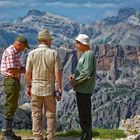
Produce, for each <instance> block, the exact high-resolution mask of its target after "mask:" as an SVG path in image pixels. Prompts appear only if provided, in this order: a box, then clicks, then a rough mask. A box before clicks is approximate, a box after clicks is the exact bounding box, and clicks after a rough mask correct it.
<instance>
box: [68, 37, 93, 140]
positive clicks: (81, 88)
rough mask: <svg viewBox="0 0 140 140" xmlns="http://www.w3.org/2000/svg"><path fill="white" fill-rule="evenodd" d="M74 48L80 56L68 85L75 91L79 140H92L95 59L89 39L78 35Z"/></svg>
mask: <svg viewBox="0 0 140 140" xmlns="http://www.w3.org/2000/svg"><path fill="white" fill-rule="evenodd" d="M76 48H77V50H78V51H81V52H82V53H83V54H82V55H81V57H80V59H79V61H78V65H77V67H76V71H75V74H74V75H70V77H69V79H70V83H71V84H72V85H73V89H74V91H76V100H77V106H78V114H79V120H80V126H81V129H82V134H81V139H80V140H92V117H91V96H92V93H93V92H94V87H95V73H96V59H95V55H94V53H93V51H92V50H91V49H90V43H89V37H88V36H87V35H86V34H79V35H78V37H77V38H76Z"/></svg>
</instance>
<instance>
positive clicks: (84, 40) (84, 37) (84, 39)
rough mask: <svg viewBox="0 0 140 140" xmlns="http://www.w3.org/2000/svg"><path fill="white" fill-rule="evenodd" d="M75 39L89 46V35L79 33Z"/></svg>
mask: <svg viewBox="0 0 140 140" xmlns="http://www.w3.org/2000/svg"><path fill="white" fill-rule="evenodd" d="M75 40H76V41H79V42H80V43H82V44H84V45H88V46H90V43H89V36H88V35H86V34H79V35H78V36H77V38H76V39H75Z"/></svg>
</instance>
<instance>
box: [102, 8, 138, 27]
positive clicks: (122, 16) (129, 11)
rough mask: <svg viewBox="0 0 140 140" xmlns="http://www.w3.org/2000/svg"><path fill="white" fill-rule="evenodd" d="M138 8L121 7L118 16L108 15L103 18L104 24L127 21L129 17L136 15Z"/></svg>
mask: <svg viewBox="0 0 140 140" xmlns="http://www.w3.org/2000/svg"><path fill="white" fill-rule="evenodd" d="M136 13H137V12H136V10H135V9H134V8H121V9H120V10H119V12H118V14H117V16H112V17H107V18H105V19H103V22H104V24H108V25H112V24H117V23H120V22H126V21H127V19H128V18H129V17H130V16H132V15H136Z"/></svg>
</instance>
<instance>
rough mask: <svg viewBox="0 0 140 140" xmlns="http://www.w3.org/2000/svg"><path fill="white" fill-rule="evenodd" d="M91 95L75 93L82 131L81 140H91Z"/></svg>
mask: <svg viewBox="0 0 140 140" xmlns="http://www.w3.org/2000/svg"><path fill="white" fill-rule="evenodd" d="M91 95H92V94H83V93H78V92H76V99H77V107H78V113H79V120H80V126H81V129H82V135H81V140H92V117H91Z"/></svg>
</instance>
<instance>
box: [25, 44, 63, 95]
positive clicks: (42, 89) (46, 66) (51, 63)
mask: <svg viewBox="0 0 140 140" xmlns="http://www.w3.org/2000/svg"><path fill="white" fill-rule="evenodd" d="M61 69H62V64H61V61H60V58H59V56H58V53H57V51H56V50H53V49H51V48H49V47H48V46H46V45H43V44H41V45H39V47H38V48H36V49H35V50H32V51H31V52H30V53H29V55H28V58H27V63H26V71H30V72H31V73H32V88H31V92H32V94H33V95H36V96H49V95H52V94H53V93H54V91H55V71H58V70H61Z"/></svg>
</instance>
